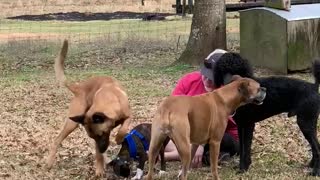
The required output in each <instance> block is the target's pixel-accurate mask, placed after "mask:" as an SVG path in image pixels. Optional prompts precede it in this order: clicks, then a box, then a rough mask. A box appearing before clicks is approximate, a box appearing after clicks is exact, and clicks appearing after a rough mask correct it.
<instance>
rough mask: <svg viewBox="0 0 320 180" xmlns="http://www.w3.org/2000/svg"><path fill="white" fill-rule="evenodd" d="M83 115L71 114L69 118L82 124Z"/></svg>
mask: <svg viewBox="0 0 320 180" xmlns="http://www.w3.org/2000/svg"><path fill="white" fill-rule="evenodd" d="M84 117H85V116H84V115H80V116H73V117H69V119H71V120H72V121H74V122H76V123H79V124H82V125H83V124H84Z"/></svg>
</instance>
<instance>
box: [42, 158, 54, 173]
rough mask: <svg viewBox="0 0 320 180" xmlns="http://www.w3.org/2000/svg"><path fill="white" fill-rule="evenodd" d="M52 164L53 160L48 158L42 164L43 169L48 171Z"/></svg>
mask: <svg viewBox="0 0 320 180" xmlns="http://www.w3.org/2000/svg"><path fill="white" fill-rule="evenodd" d="M53 164H54V158H50V157H48V158H47V159H46V160H45V163H44V168H45V169H46V170H50V169H51V168H52V166H53Z"/></svg>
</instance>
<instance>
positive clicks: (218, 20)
mask: <svg viewBox="0 0 320 180" xmlns="http://www.w3.org/2000/svg"><path fill="white" fill-rule="evenodd" d="M193 12H194V14H193V18H192V24H191V32H190V36H189V40H188V44H187V47H186V49H185V50H184V52H183V53H182V55H181V56H180V58H179V59H178V60H177V62H178V63H181V62H182V63H187V64H192V65H198V64H199V63H201V62H202V61H203V60H204V58H205V57H207V56H208V55H209V53H210V52H212V51H213V50H214V49H217V48H221V49H226V9H225V0H195V4H194V11H193Z"/></svg>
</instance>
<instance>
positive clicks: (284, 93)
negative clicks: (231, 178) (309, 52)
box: [205, 53, 320, 176]
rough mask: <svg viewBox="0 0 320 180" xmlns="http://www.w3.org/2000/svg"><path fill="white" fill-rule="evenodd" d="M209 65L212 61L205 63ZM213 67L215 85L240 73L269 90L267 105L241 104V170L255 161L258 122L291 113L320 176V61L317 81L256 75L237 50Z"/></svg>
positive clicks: (315, 70) (237, 116) (315, 66)
mask: <svg viewBox="0 0 320 180" xmlns="http://www.w3.org/2000/svg"><path fill="white" fill-rule="evenodd" d="M205 64H206V66H207V67H208V66H211V64H207V63H205ZM212 68H213V74H214V84H215V85H216V86H217V87H219V86H221V85H223V84H224V83H223V79H224V78H225V77H226V76H229V75H234V74H238V75H240V76H243V77H249V78H254V79H255V80H256V81H258V82H259V83H260V84H261V86H263V87H266V88H267V89H268V93H267V96H266V98H265V100H264V103H263V105H261V106H256V105H252V104H250V105H246V106H243V107H240V108H239V109H238V110H237V113H236V114H235V116H234V117H233V118H234V120H235V121H236V123H237V125H238V133H239V139H240V172H244V171H247V170H248V168H249V166H250V164H251V144H252V137H253V131H254V127H255V123H256V122H259V121H262V120H264V119H267V118H269V117H271V116H274V115H277V114H280V113H288V117H292V116H297V123H298V126H299V128H300V130H301V131H302V134H303V135H304V137H305V138H306V139H307V141H308V142H309V144H310V146H311V148H312V159H311V161H310V163H309V166H310V167H312V168H313V171H312V173H311V175H314V176H320V159H319V158H320V145H319V142H318V139H317V120H318V116H319V112H320V95H319V94H318V89H319V82H320V61H315V62H314V64H313V76H314V78H315V83H309V82H305V81H302V80H298V79H293V78H288V77H282V76H271V77H266V78H256V77H254V76H253V71H252V67H251V65H250V64H249V62H248V61H247V60H245V59H243V58H242V57H241V56H240V55H239V54H237V53H225V54H224V55H223V56H221V58H220V59H219V60H218V61H217V62H216V64H215V65H214V67H212Z"/></svg>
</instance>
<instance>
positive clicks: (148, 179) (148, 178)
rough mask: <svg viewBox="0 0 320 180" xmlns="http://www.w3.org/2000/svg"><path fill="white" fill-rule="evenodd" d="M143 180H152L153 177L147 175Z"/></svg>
mask: <svg viewBox="0 0 320 180" xmlns="http://www.w3.org/2000/svg"><path fill="white" fill-rule="evenodd" d="M142 179H143V180H151V179H152V177H151V176H150V175H149V174H147V175H145V176H143V178H142Z"/></svg>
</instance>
